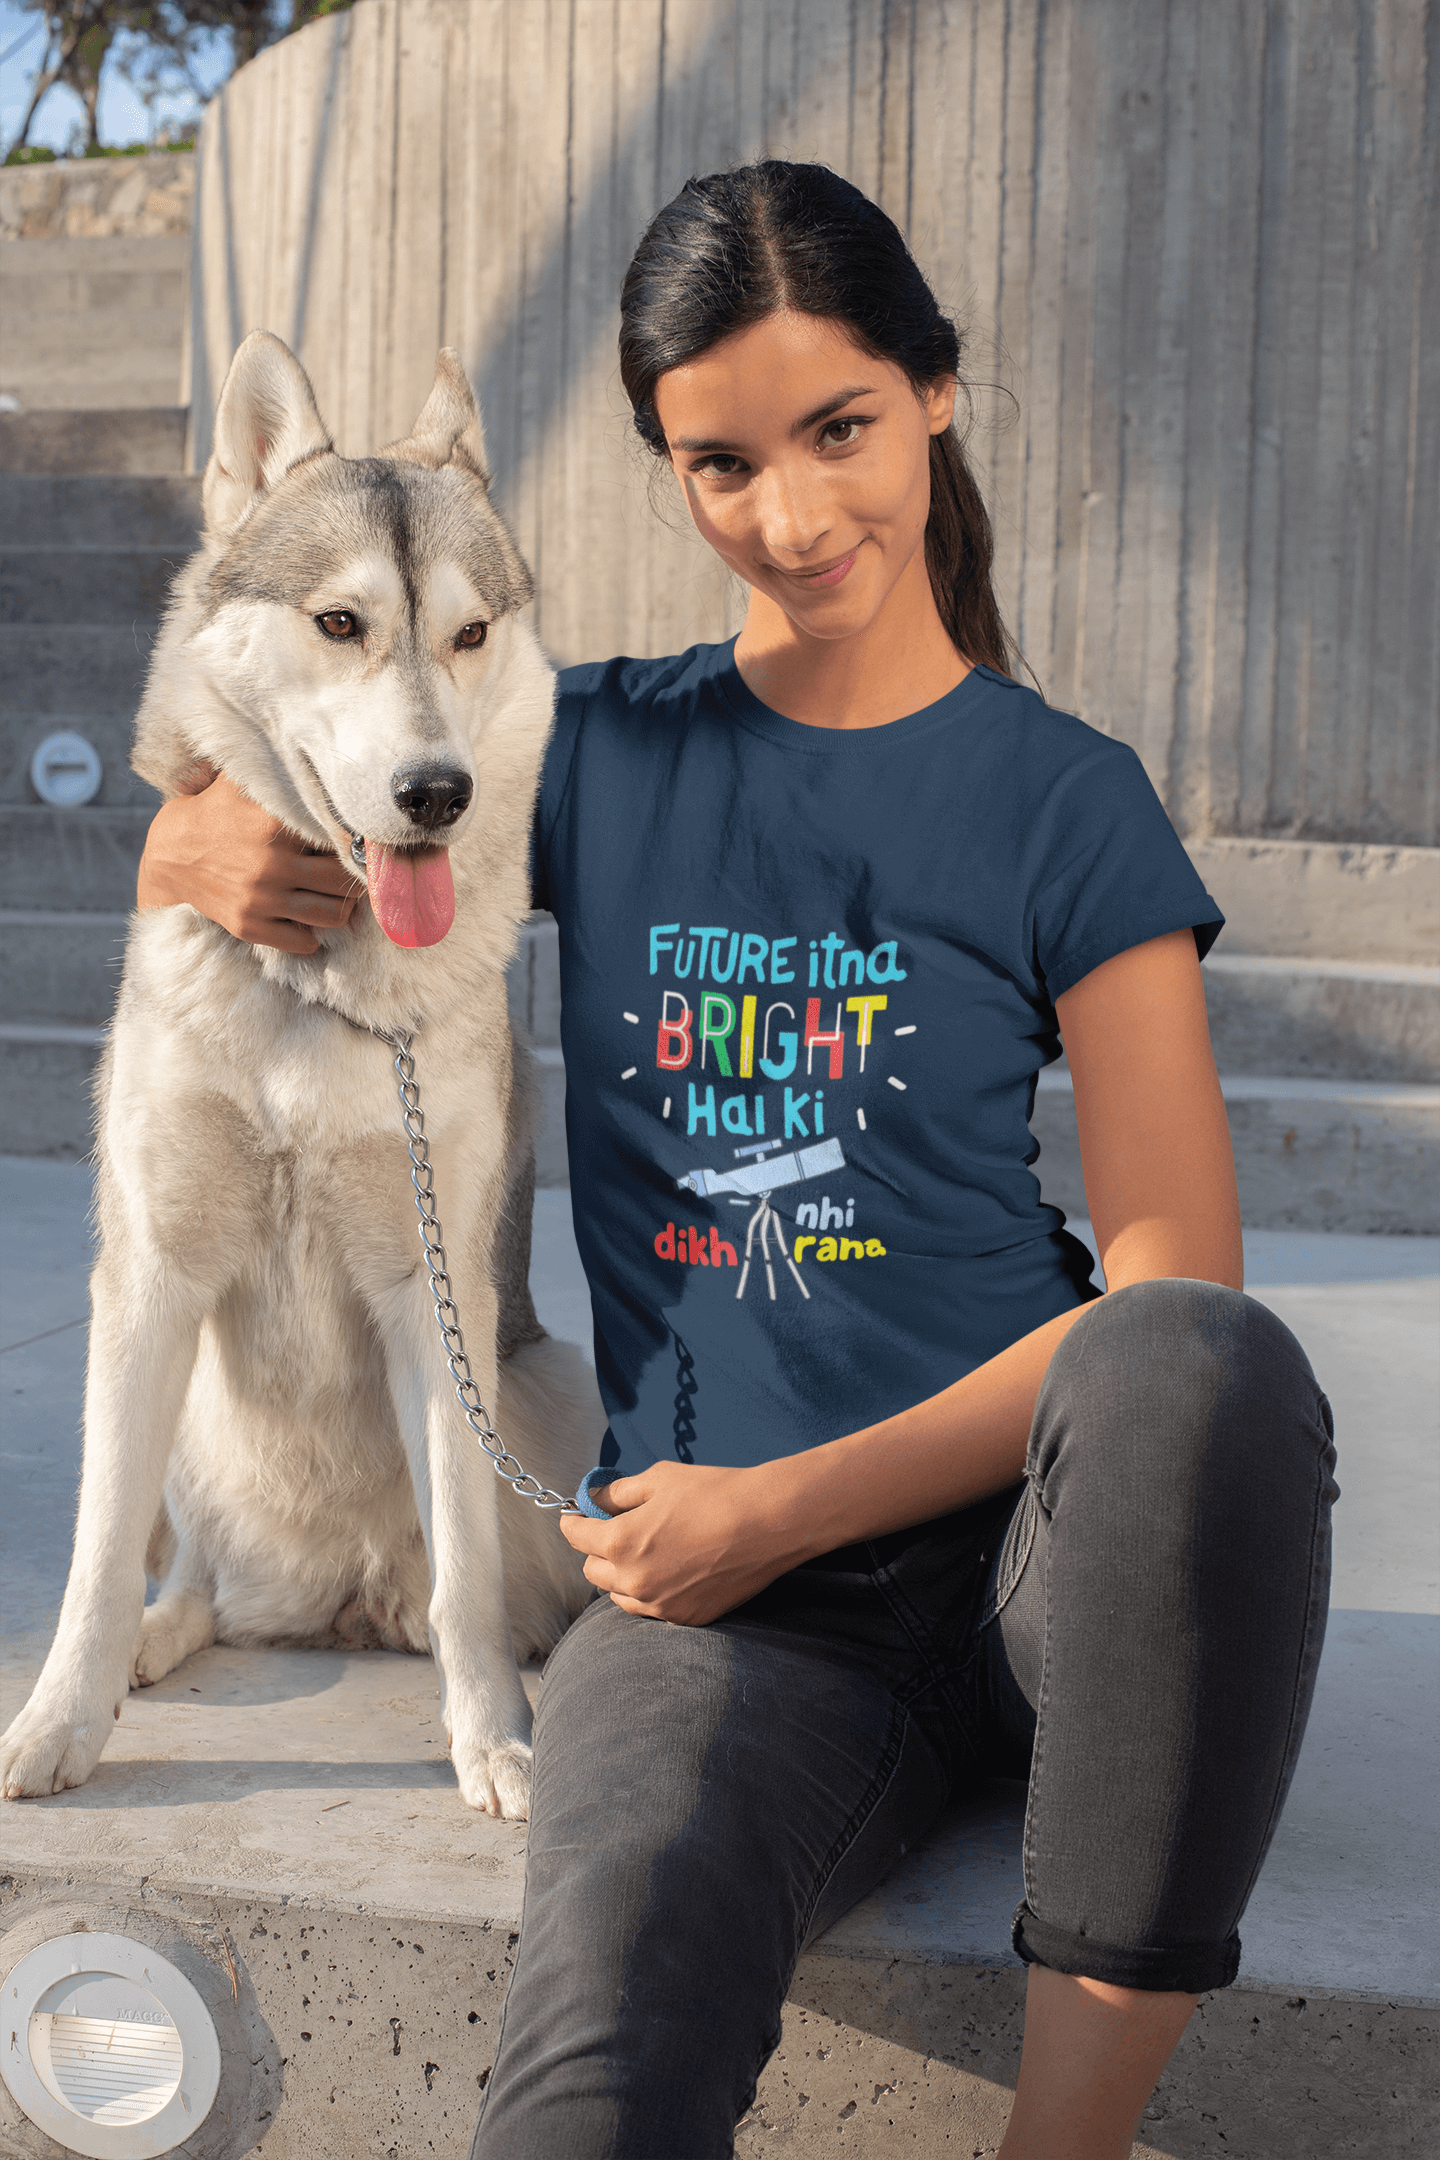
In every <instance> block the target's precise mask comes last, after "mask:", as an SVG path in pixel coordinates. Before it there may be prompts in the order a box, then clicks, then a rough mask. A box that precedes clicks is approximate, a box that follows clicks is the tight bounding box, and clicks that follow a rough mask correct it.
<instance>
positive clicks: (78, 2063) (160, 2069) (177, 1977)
mask: <svg viewBox="0 0 1440 2160" xmlns="http://www.w3.org/2000/svg"><path fill="white" fill-rule="evenodd" d="M0 2074H3V2076H4V2079H5V2083H6V2084H7V2085H8V2086H9V2088H10V2091H11V2093H12V2094H13V2096H14V2098H15V2100H16V2102H17V2103H18V2105H19V2106H20V2107H21V2108H22V2109H23V2110H24V2112H25V2113H26V2114H27V2115H28V2116H29V2118H30V2120H31V2122H33V2123H34V2124H35V2125H36V2127H37V2128H38V2129H41V2130H44V2131H45V2132H46V2133H47V2134H48V2135H49V2136H50V2137H52V2138H54V2140H55V2142H56V2143H57V2144H58V2145H63V2146H64V2147H65V2149H66V2151H67V2152H74V2153H86V2154H89V2155H90V2156H91V2160H156V2156H157V2155H158V2154H160V2153H167V2152H170V2151H171V2150H173V2148H174V2147H175V2146H176V2145H179V2144H182V2143H183V2142H184V2140H185V2139H186V2138H188V2137H190V2136H191V2135H192V2134H193V2133H194V2132H195V2131H196V2130H198V2129H199V2127H200V2125H201V2123H202V2122H203V2121H204V2120H205V2117H206V2116H207V2115H208V2114H209V2112H210V2109H211V2107H212V2106H213V2104H214V2100H215V2094H216V2090H217V2088H218V2086H219V2083H220V2042H219V2039H218V2037H217V2035H216V2032H215V2026H214V2023H213V2021H212V2019H211V2016H210V2013H209V2011H208V2010H207V2009H206V2007H205V2005H204V2003H203V2002H202V2001H201V1999H200V1997H199V1995H198V1994H197V1993H196V1991H195V1989H194V1988H193V1987H192V1986H191V1984H190V1982H189V1981H188V1980H187V1979H186V1977H185V1975H184V1973H182V1972H178V1971H177V1970H176V1968H175V1967H174V1966H173V1965H172V1964H171V1963H170V1962H169V1960H168V1959H166V1958H163V1957H160V1956H159V1955H157V1953H156V1952H155V1951H153V1950H147V1949H146V1947H145V1945H144V1944H143V1943H137V1942H131V1940H130V1939H129V1937H128V1936H126V1935H90V1934H77V1935H62V1936H59V1937H58V1938H57V1939H56V1940H55V1941H53V1942H47V1943H42V1944H41V1945H40V1947H39V1949H38V1950H32V1951H31V1952H30V1954H29V1956H28V1957H24V1958H22V1959H21V1960H20V1962H19V1964H18V1965H17V1966H16V1967H15V1969H14V1971H13V1972H12V1973H11V1974H10V1976H9V1978H8V1979H7V1980H6V1981H5V1986H4V2017H3V2020H0Z"/></svg>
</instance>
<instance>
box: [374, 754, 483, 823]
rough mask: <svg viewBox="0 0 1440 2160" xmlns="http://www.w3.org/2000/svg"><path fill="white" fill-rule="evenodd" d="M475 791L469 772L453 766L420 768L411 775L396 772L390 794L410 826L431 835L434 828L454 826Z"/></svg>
mask: <svg viewBox="0 0 1440 2160" xmlns="http://www.w3.org/2000/svg"><path fill="white" fill-rule="evenodd" d="M474 792H475V786H474V782H473V781H472V780H471V778H470V775H469V774H468V773H463V772H459V771H457V770H456V768H455V767H454V766H453V765H422V766H420V767H419V768H418V769H417V770H416V771H414V772H403V773H397V774H396V775H395V778H394V779H393V780H392V781H391V783H390V793H391V794H392V795H393V796H394V798H395V800H396V802H397V803H398V804H399V806H400V808H401V809H402V810H403V811H404V812H405V815H406V817H408V818H409V820H410V822H411V824H412V825H424V826H426V827H427V828H428V829H429V830H431V831H432V832H433V830H434V829H435V827H436V826H437V825H453V824H454V823H455V820H456V818H458V817H460V816H461V815H462V814H463V812H464V811H466V810H467V809H468V808H469V806H470V797H471V796H472V795H473V794H474Z"/></svg>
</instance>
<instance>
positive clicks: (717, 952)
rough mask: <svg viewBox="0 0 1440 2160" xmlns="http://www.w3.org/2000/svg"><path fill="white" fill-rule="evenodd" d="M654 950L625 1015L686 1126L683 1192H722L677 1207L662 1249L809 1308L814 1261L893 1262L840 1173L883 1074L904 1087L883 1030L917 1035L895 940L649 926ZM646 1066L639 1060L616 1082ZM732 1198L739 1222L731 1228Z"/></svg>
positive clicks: (684, 1263) (872, 1109)
mask: <svg viewBox="0 0 1440 2160" xmlns="http://www.w3.org/2000/svg"><path fill="white" fill-rule="evenodd" d="M805 943H808V948H809V950H808V956H807V955H805V954H803V953H802V952H801V950H800V948H801V947H802V944H805ZM648 960H649V969H648V979H647V993H646V997H645V999H644V1000H643V1001H642V1005H643V1006H647V1007H648V1008H649V1010H648V1013H647V1012H646V1011H644V1010H642V1011H641V1012H631V1011H626V1012H625V1014H624V1019H625V1020H626V1021H627V1022H628V1023H629V1024H630V1025H631V1026H633V1027H637V1028H643V1029H645V1030H646V1032H647V1034H648V1031H649V1028H650V1027H651V1026H653V1027H654V1029H655V1057H654V1068H653V1070H654V1075H655V1079H656V1082H657V1092H658V1091H659V1090H661V1089H663V1099H662V1100H661V1102H660V1103H659V1105H658V1108H659V1115H660V1117H661V1119H662V1120H664V1121H666V1122H667V1123H672V1124H673V1125H675V1126H676V1127H677V1128H678V1127H680V1126H681V1125H682V1124H683V1130H684V1134H685V1137H686V1139H687V1140H688V1141H689V1142H691V1143H692V1146H693V1151H694V1156H695V1160H694V1164H693V1167H691V1168H690V1169H689V1170H688V1171H687V1172H686V1173H685V1174H684V1175H683V1176H682V1177H680V1178H679V1179H678V1180H677V1190H678V1192H679V1193H680V1194H684V1195H693V1196H694V1197H695V1198H696V1199H700V1200H707V1201H711V1202H713V1203H714V1205H715V1209H716V1215H717V1220H713V1221H711V1222H710V1224H709V1225H708V1229H707V1228H706V1227H698V1228H697V1226H696V1224H695V1223H694V1222H688V1223H687V1222H683V1221H681V1220H680V1219H679V1214H678V1210H677V1214H676V1216H675V1217H673V1218H671V1219H668V1220H667V1221H666V1222H665V1223H664V1224H663V1226H662V1227H660V1228H659V1229H657V1231H656V1232H655V1237H654V1248H655V1252H656V1255H657V1256H658V1258H660V1259H661V1260H664V1261H669V1262H671V1263H673V1264H674V1265H676V1266H679V1267H691V1268H697V1267H703V1268H707V1269H708V1268H714V1269H716V1270H725V1269H730V1268H733V1269H735V1270H736V1283H735V1293H734V1294H735V1296H736V1298H737V1299H743V1298H744V1296H745V1294H746V1292H747V1290H748V1289H749V1288H750V1285H751V1282H752V1280H755V1281H757V1282H759V1281H762V1280H763V1283H764V1286H765V1290H766V1292H767V1293H768V1295H769V1297H770V1299H771V1300H772V1301H773V1300H774V1299H775V1298H776V1297H777V1294H778V1290H779V1289H780V1288H781V1287H786V1288H789V1289H790V1290H791V1292H792V1294H795V1293H798V1295H799V1297H800V1298H801V1299H802V1300H804V1301H805V1302H806V1303H808V1302H809V1300H810V1298H811V1295H812V1287H813V1284H814V1282H815V1279H816V1272H815V1271H816V1270H817V1269H818V1268H821V1267H828V1266H829V1265H831V1264H832V1263H833V1264H837V1265H838V1264H840V1263H842V1262H854V1261H866V1262H871V1263H873V1262H875V1261H879V1260H883V1259H884V1258H885V1257H886V1248H885V1246H884V1244H883V1243H882V1241H881V1240H880V1239H879V1238H878V1237H875V1236H868V1237H867V1236H866V1234H865V1229H864V1225H863V1223H860V1224H857V1222H856V1219H855V1198H854V1195H853V1193H851V1192H847V1191H846V1183H847V1181H846V1178H845V1172H846V1170H847V1168H848V1167H849V1166H850V1164H851V1163H852V1162H853V1161H854V1160H855V1152H854V1151H855V1149H856V1148H857V1146H858V1147H862V1148H863V1144H864V1142H863V1137H862V1136H863V1135H864V1134H865V1132H866V1131H867V1130H868V1129H869V1127H868V1122H867V1120H868V1118H869V1117H873V1116H874V1115H875V1114H876V1102H875V1097H876V1096H877V1094H878V1093H879V1092H880V1090H881V1087H882V1085H888V1086H889V1087H890V1088H893V1089H896V1090H898V1091H899V1093H901V1094H904V1093H905V1091H906V1087H907V1083H906V1081H905V1080H904V1079H903V1078H901V1077H900V1075H899V1074H898V1073H896V1072H894V1071H888V1070H887V1071H886V1072H885V1073H884V1075H883V1082H882V1076H881V1075H880V1074H879V1073H878V1072H877V1070H876V1066H877V1052H878V1049H879V1039H878V1037H879V1034H880V1033H883V1034H884V1036H885V1037H886V1038H887V1039H890V1040H892V1041H893V1040H894V1039H899V1038H904V1037H907V1036H913V1035H915V1034H916V1033H917V1023H915V1022H913V1021H905V1020H902V1019H900V1018H899V1008H898V1005H897V989H896V986H899V985H902V984H904V983H905V982H906V981H907V980H908V977H909V969H908V968H907V967H905V966H902V965H901V962H900V957H899V944H898V941H897V940H896V939H894V938H888V939H884V940H882V941H881V942H880V943H878V944H876V945H874V946H872V947H870V948H869V949H865V948H862V947H859V946H852V945H851V944H850V943H849V940H848V939H846V938H844V937H842V936H840V935H839V934H838V933H837V932H835V931H830V932H828V933H827V934H826V935H825V936H823V937H815V938H810V939H808V940H803V939H802V937H801V936H800V934H799V933H797V934H796V935H794V936H791V937H768V936H764V935H762V934H760V933H759V932H756V931H743V932H742V931H739V930H730V929H728V928H724V927H721V926H718V925H714V924H710V925H692V926H691V927H690V928H689V930H688V931H687V932H684V933H683V934H682V930H681V925H680V924H679V923H678V922H671V923H652V924H651V925H650V929H649V954H648ZM707 984H708V985H710V986H711V987H708V988H707V987H705V986H706V985H707ZM722 985H723V986H724V987H720V986H722ZM867 1061H868V1065H869V1070H868V1072H867V1069H866V1068H867ZM648 1062H649V1061H648V1059H647V1060H646V1065H648ZM883 1062H884V1063H886V1064H887V1065H889V1064H890V1063H892V1062H893V1059H890V1058H886V1059H884V1060H883ZM644 1072H645V1067H644V1066H642V1065H641V1064H639V1063H637V1064H633V1065H630V1066H627V1067H626V1068H625V1070H624V1071H623V1072H622V1073H621V1075H620V1077H621V1079H622V1080H623V1081H626V1082H633V1081H638V1080H640V1079H641V1077H642V1073H644ZM646 1077H649V1075H648V1073H646ZM682 1089H683V1091H684V1092H683V1093H682V1092H681V1090H682ZM867 1104H868V1106H869V1108H868V1110H867ZM882 1114H883V1113H882ZM849 1182H851V1183H853V1182H854V1181H853V1179H851V1180H850V1181H849ZM776 1194H784V1195H785V1196H786V1200H787V1201H788V1202H789V1203H790V1205H793V1208H794V1227H793V1230H792V1232H791V1236H790V1238H789V1240H788V1241H787V1238H786V1233H785V1214H788V1212H789V1208H788V1207H785V1212H784V1213H783V1214H782V1210H781V1208H777V1207H776V1206H775V1204H774V1196H775V1195H776ZM727 1206H728V1207H733V1208H737V1209H744V1210H745V1215H744V1218H743V1219H738V1220H735V1221H734V1222H733V1224H724V1223H723V1221H722V1220H721V1219H719V1217H720V1210H721V1209H722V1208H724V1207H727ZM782 1206H784V1203H782ZM727 1230H728V1232H729V1234H728V1235H727V1234H726V1232H727ZM807 1277H808V1278H809V1279H808V1280H807Z"/></svg>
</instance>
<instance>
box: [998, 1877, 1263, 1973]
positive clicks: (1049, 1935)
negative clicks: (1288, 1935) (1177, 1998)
mask: <svg viewBox="0 0 1440 2160" xmlns="http://www.w3.org/2000/svg"><path fill="white" fill-rule="evenodd" d="M1010 1940H1011V1942H1012V1943H1013V1944H1014V1945H1015V1950H1016V1954H1017V1955H1018V1956H1019V1957H1021V1958H1023V1959H1024V1961H1025V1963H1026V1964H1027V1965H1044V1966H1046V1967H1047V1968H1048V1969H1049V1970H1050V1971H1051V1972H1059V1973H1076V1974H1079V1975H1082V1976H1083V1977H1084V1978H1085V1979H1087V1980H1103V1981H1104V1982H1105V1984H1106V1986H1107V1987H1126V1988H1142V1989H1144V1990H1145V1991H1146V1992H1147V1993H1149V1994H1152V1995H1209V1994H1211V1993H1212V1992H1213V1991H1214V1990H1215V1989H1216V1988H1227V1987H1229V1986H1230V1985H1231V1983H1232V1981H1233V1980H1234V1978H1235V1975H1236V1973H1237V1972H1238V1971H1239V1969H1240V1937H1239V1936H1238V1935H1237V1934H1234V1933H1232V1934H1231V1935H1230V1936H1229V1938H1228V1939H1227V1940H1226V1941H1225V1942H1223V1943H1215V1944H1210V1943H1178V1944H1176V1945H1175V1946H1174V1948H1168V1947H1166V1948H1159V1949H1144V1950H1134V1949H1125V1948H1122V1947H1121V1946H1120V1945H1118V1944H1115V1943H1104V1942H1100V1941H1098V1940H1097V1939H1096V1937H1095V1936H1093V1935H1080V1934H1077V1933H1076V1932H1075V1930H1074V1929H1073V1928H1065V1927H1053V1926H1051V1925H1050V1923H1049V1922H1047V1921H1044V1920H1037V1919H1036V1917H1035V1915H1034V1913H1033V1912H1031V1910H1030V1907H1029V1906H1028V1905H1027V1904H1026V1903H1025V1902H1024V1900H1023V1899H1022V1900H1021V1902H1020V1903H1019V1904H1018V1905H1017V1906H1016V1908H1015V1917H1014V1919H1013V1920H1012V1921H1011V1923H1010Z"/></svg>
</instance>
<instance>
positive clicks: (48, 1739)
mask: <svg viewBox="0 0 1440 2160" xmlns="http://www.w3.org/2000/svg"><path fill="white" fill-rule="evenodd" d="M114 1729H115V1720H114V1718H113V1717H112V1716H110V1715H109V1714H108V1713H103V1714H101V1715H99V1716H91V1717H80V1718H76V1719H73V1720H72V1719H66V1718H57V1717H53V1716H49V1715H47V1714H46V1712H45V1711H44V1710H34V1709H29V1708H27V1709H25V1710H22V1711H21V1713H20V1715H19V1717H17V1718H16V1720H15V1722H14V1724H13V1725H12V1726H11V1727H10V1729H9V1731H8V1732H7V1733H6V1734H5V1736H4V1738H3V1739H0V1798H3V1799H6V1800H39V1799H42V1798H48V1797H49V1795H50V1794H51V1793H58V1792H64V1791H65V1790H66V1788H67V1787H68V1786H71V1785H83V1784H84V1783H85V1780H86V1778H88V1777H89V1775H90V1773H91V1771H92V1770H93V1769H94V1768H95V1765H96V1763H97V1762H99V1760H100V1750H101V1749H102V1748H103V1747H104V1745H105V1742H106V1741H107V1739H108V1738H109V1737H110V1734H111V1733H112V1732H113V1731H114Z"/></svg>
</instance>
